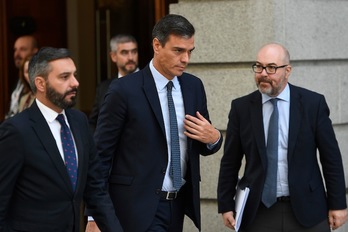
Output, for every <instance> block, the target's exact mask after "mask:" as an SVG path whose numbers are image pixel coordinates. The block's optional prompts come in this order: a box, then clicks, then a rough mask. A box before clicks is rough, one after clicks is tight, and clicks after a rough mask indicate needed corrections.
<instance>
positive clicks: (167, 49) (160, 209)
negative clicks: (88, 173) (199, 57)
mask: <svg viewBox="0 0 348 232" xmlns="http://www.w3.org/2000/svg"><path fill="white" fill-rule="evenodd" d="M194 32H195V30H194V27H193V26H192V24H191V23H190V22H189V21H188V20H187V19H186V18H184V17H182V16H180V15H167V16H165V17H163V18H162V19H161V20H160V21H159V22H158V23H157V24H156V25H155V27H154V29H153V32H152V37H153V41H152V46H153V50H154V57H153V59H152V61H151V62H150V63H149V65H147V66H146V67H145V68H144V69H142V70H140V71H139V72H136V73H133V74H130V75H127V76H125V77H122V78H121V79H118V80H117V81H114V82H112V83H111V85H110V88H109V90H108V92H107V94H106V96H105V102H104V104H103V106H102V109H101V112H100V114H99V119H98V125H97V129H96V132H95V140H96V144H97V150H98V154H99V156H100V157H101V160H102V166H103V171H102V175H103V178H104V181H105V182H107V183H108V185H109V192H110V196H111V199H112V201H113V203H114V206H115V210H116V215H117V216H118V218H119V220H120V223H121V225H122V227H123V229H124V230H125V231H137V232H141V231H176V232H177V231H182V229H183V220H184V215H185V214H186V215H188V216H189V217H190V218H191V219H192V220H193V222H194V223H195V225H196V226H197V228H198V229H200V197H199V182H200V167H199V158H200V154H201V155H210V154H213V153H215V152H216V151H217V150H218V149H219V148H220V146H221V143H222V136H221V133H220V132H219V131H218V130H217V129H215V128H214V127H213V126H212V125H211V123H210V122H209V114H208V110H207V101H206V94H205V90H204V86H203V83H202V81H201V80H200V79H199V78H197V77H195V76H193V75H190V74H187V73H184V70H185V68H186V66H187V65H188V63H189V59H190V56H191V53H192V51H193V50H194ZM171 84H173V85H174V87H173V89H172V98H173V100H174V104H175V113H176V117H175V118H176V121H177V128H178V134H179V136H178V137H179V145H180V146H179V147H180V151H179V152H178V153H179V154H178V155H179V156H180V157H178V159H179V161H181V162H180V164H179V166H180V168H181V169H180V170H181V172H180V174H179V175H180V176H179V178H178V179H179V180H178V182H176V181H175V182H174V181H173V179H174V174H172V171H173V173H175V170H176V168H174V167H171V165H172V163H175V162H174V160H176V158H174V156H173V157H172V155H174V154H177V153H176V152H174V149H173V151H172V150H171V144H172V143H173V144H174V143H175V141H177V140H176V139H175V136H173V137H171V132H173V131H175V129H174V124H173V127H171V126H170V118H171V119H173V117H170V116H171V115H173V114H172V113H173V112H171V113H170V112H169V109H170V108H171V106H170V105H168V104H167V103H168V101H169V102H171V101H170V100H169V99H168V98H167V97H168V95H167V94H168V93H169V91H170V90H168V92H167V88H168V87H167V85H171ZM173 120H174V119H173ZM176 138H177V137H176ZM176 183H179V185H180V186H179V187H175V186H176Z"/></svg>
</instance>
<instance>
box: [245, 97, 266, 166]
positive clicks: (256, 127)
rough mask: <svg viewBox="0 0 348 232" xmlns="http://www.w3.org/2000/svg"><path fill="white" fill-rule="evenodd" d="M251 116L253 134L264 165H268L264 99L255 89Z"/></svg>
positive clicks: (251, 102)
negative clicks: (263, 109)
mask: <svg viewBox="0 0 348 232" xmlns="http://www.w3.org/2000/svg"><path fill="white" fill-rule="evenodd" d="M250 104H251V106H250V108H249V109H250V111H249V112H250V118H251V123H252V128H253V129H252V130H253V136H255V140H256V144H257V147H258V150H259V153H260V156H261V161H262V165H263V166H264V167H266V166H267V153H266V142H265V141H266V140H265V133H264V126H263V114H262V99H261V94H260V92H259V91H255V92H254V94H253V96H252V98H251V101H250Z"/></svg>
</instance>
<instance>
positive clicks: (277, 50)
mask: <svg viewBox="0 0 348 232" xmlns="http://www.w3.org/2000/svg"><path fill="white" fill-rule="evenodd" d="M261 56H262V57H263V59H268V60H269V61H270V62H269V63H279V64H290V54H289V51H288V50H287V49H286V48H285V47H284V46H283V45H281V44H278V43H269V44H266V45H264V46H262V47H261V48H260V50H259V52H258V53H257V58H256V60H259V59H260V57H261Z"/></svg>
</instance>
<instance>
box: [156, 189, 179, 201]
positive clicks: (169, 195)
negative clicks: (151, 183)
mask: <svg viewBox="0 0 348 232" xmlns="http://www.w3.org/2000/svg"><path fill="white" fill-rule="evenodd" d="M159 195H160V197H161V199H164V200H169V201H172V200H175V199H176V198H177V197H178V192H166V191H161V192H160V193H159Z"/></svg>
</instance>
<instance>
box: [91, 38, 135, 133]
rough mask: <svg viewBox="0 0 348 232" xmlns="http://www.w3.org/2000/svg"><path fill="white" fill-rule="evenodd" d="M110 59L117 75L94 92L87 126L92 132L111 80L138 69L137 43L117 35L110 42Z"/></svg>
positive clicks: (101, 84) (133, 39)
mask: <svg viewBox="0 0 348 232" xmlns="http://www.w3.org/2000/svg"><path fill="white" fill-rule="evenodd" d="M110 50H111V51H110V58H111V60H112V62H113V63H114V64H115V65H116V66H117V70H118V74H117V76H116V75H115V76H114V77H113V78H110V79H107V80H105V81H103V82H102V83H100V85H99V86H98V88H97V90H96V95H95V100H94V105H93V108H92V111H91V113H90V115H89V124H90V127H91V129H92V131H94V130H95V127H96V125H97V121H98V114H99V110H100V108H101V105H102V104H103V101H104V95H105V94H106V91H107V90H108V88H109V85H110V83H111V82H112V81H113V80H115V79H116V80H117V79H118V78H121V77H123V76H126V75H128V74H131V73H133V72H136V71H138V70H139V68H138V43H137V41H136V39H135V38H134V37H133V36H132V35H128V34H119V35H116V36H114V37H112V38H111V40H110Z"/></svg>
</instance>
